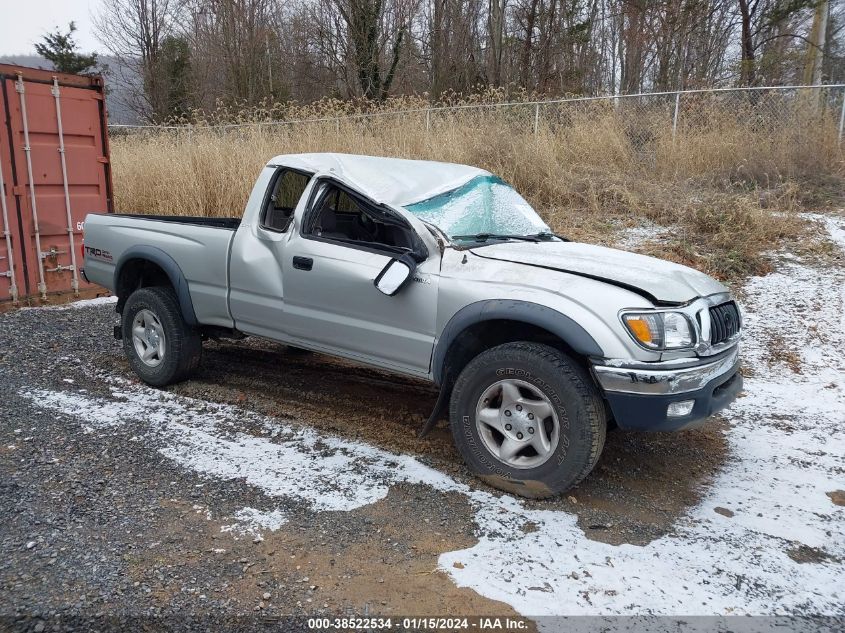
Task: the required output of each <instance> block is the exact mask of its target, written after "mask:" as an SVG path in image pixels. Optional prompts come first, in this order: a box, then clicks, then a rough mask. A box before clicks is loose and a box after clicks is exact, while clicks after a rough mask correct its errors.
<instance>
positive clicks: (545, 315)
mask: <svg viewBox="0 0 845 633" xmlns="http://www.w3.org/2000/svg"><path fill="white" fill-rule="evenodd" d="M494 320H507V321H521V322H523V323H528V324H530V325H536V326H537V327H541V328H543V329H544V330H547V331H549V332H551V333H552V334H554V335H555V336H557V337H559V338H560V339H561V340H562V341H564V342H565V343H566V344H567V345H569V347H571V348H572V349H573V350H575V351H576V352H577V353H579V354H581V355H583V356H595V357H603V356H604V353H603V352H602V349H601V346H600V345H599V344H598V343H596V340H595V339H594V338H593V337H592V336H590V334H589V333H588V332H587V330H585V329H584V328H583V327H581V326H580V325H579V324H578V323H576V322H575V321H574V320H573V319H571V318H570V317H568V316H566V315H565V314H563V313H561V312H558V311H557V310H553V309H552V308H549V307H547V306H544V305H541V304H539V303H532V302H530V301H520V300H516V299H488V300H485V301H477V302H475V303H471V304H469V305H467V306H464V307H463V308H461V309H460V310H458V311H457V312H456V313H455V314H454V315H453V316H452V318H451V319H449V322H448V323H447V324H446V327H444V328H443V332H442V334H441V335H440V338H439V339H438V340H437V344H436V345H435V347H434V352H433V354H432V357H431V364H432V377H433V378H434V382H435V384H437V385H438V386H439V385H441V384H442V381H443V370H444V366H445V362H446V355H447V354H448V352H449V348H450V347H451V345H452V343H453V342H454V340H455V339H456V338H457V337H458V335H459V334H460V333H461V332H463V331H464V330H465V329H466V328H468V327H469V326H471V325H475V324H476V323H481V322H483V321H494Z"/></svg>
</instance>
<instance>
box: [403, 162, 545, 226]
mask: <svg viewBox="0 0 845 633" xmlns="http://www.w3.org/2000/svg"><path fill="white" fill-rule="evenodd" d="M405 208H406V209H407V210H408V211H410V212H411V213H413V214H414V215H416V216H417V217H418V218H419V219H421V220H424V221H425V222H429V223H431V224H433V225H435V226H436V227H437V228H439V229H440V230H441V231H443V232H444V233H445V234H446V235H448V236H449V237H450V238H454V237H455V236H456V235H475V234H478V233H493V234H507V235H536V234H538V233H551V229H550V228H549V227H548V226H547V225H546V223H545V222H543V221H542V220H541V219H540V216H539V215H537V212H536V211H534V209H532V208H531V205H530V204H528V203H527V202H526V201H525V199H524V198H523V197H522V196H520V195H519V194H518V193H517V192H516V190H515V189H514V188H513V187H511V186H510V185H508V184H507V183H505V182H504V181H503V180H502V179H501V178H497V177H496V176H477V177H476V178H473V179H472V180H470V181H469V182H468V183H466V184H465V185H462V186H460V187H458V188H457V189H453V190H452V191H447V192H446V193H442V194H440V195H439V196H435V197H433V198H429V199H428V200H423V201H422V202H416V203H414V204H411V205H408V206H406V207H405Z"/></svg>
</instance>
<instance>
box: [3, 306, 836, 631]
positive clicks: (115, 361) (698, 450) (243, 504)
mask: <svg viewBox="0 0 845 633" xmlns="http://www.w3.org/2000/svg"><path fill="white" fill-rule="evenodd" d="M112 308H113V306H111V305H110V304H103V303H96V302H95V303H94V304H93V305H83V306H82V307H71V308H67V309H27V310H19V311H17V312H11V313H7V314H3V315H0V398H2V401H3V407H2V411H0V516H2V517H4V519H3V521H2V523H0V547H2V550H3V557H2V561H0V618H2V620H0V629H2V628H4V627H5V626H6V625H8V627H9V628H12V629H14V630H34V631H42V630H53V629H55V630H62V627H65V628H67V627H74V626H75V627H77V628H81V629H90V628H92V626H93V625H99V626H100V627H101V628H108V629H115V628H126V629H129V628H132V629H133V630H134V629H136V628H138V623H139V622H157V623H158V624H166V625H167V626H168V627H169V628H171V629H173V630H182V629H184V630H188V629H191V630H193V629H196V628H215V627H217V626H225V627H227V628H231V629H234V630H254V629H263V628H265V627H266V626H273V625H277V624H278V622H279V618H280V617H281V616H285V615H290V614H293V615H302V616H305V615H332V616H334V615H351V614H380V615H391V614H393V615H396V614H441V615H442V614H463V615H471V614H484V615H490V614H497V615H503V616H505V615H507V616H512V617H515V616H516V615H517V612H516V611H515V610H514V606H513V605H514V604H518V600H507V599H504V600H502V601H496V599H495V598H493V597H489V594H488V597H484V596H483V595H482V594H484V593H485V592H483V591H481V592H478V591H476V590H473V589H472V588H470V587H469V586H463V587H459V586H457V585H456V584H455V582H453V580H452V579H451V578H450V577H449V575H447V574H446V573H444V570H443V560H444V559H443V558H441V557H442V556H443V555H444V554H445V553H450V552H451V553H454V552H456V551H457V552H460V551H461V550H467V551H469V550H470V549H471V548H473V547H474V546H476V544H477V543H478V542H479V536H478V534H479V525H480V523H482V522H484V521H487V524H488V525H487V527H485V530H487V531H486V532H485V534H486V535H485V536H484V537H483V538H484V539H490V538H493V539H495V536H496V535H495V534H492V536H491V532H490V529H489V520H487V519H484V518H483V517H481V515H480V514H479V513H478V508H479V505H480V504H483V505H485V506H486V507H490V506H491V505H494V504H499V505H500V508H499V510H498V512H499V513H501V514H502V515H503V516H506V517H508V520H509V521H511V522H512V523H513V526H515V528H514V531H513V534H516V535H517V536H513V535H512V536H509V537H508V539H509V542H512V543H514V547H519V543H520V538H521V536H520V535H523V536H525V537H526V540H529V538H528V537H532V538H533V537H534V535H535V534H536V533H537V530H538V524H539V525H540V528H543V525H542V524H543V522H544V520H546V519H547V518H548V517H550V516H553V517H557V518H556V519H555V520H556V521H560V520H562V519H560V517H571V520H572V524H573V525H572V528H573V530H575V531H577V533H578V534H580V535H582V536H583V537H585V538H586V539H589V540H590V541H595V542H600V544H601V546H602V547H605V546H606V547H617V546H619V547H621V548H631V547H632V546H635V547H644V546H647V545H648V544H650V543H653V542H655V540H658V539H661V538H665V537H670V538H671V537H672V535H673V534H674V533H675V531H676V529H677V526H678V524H679V522H681V523H683V522H684V520H685V519H684V517H686V516H687V515H688V514H689V513H690V511H691V509H694V508H696V507H697V505H698V504H699V503H700V502H701V500H702V497H703V495H705V494H706V492H707V490H708V486H709V485H710V484H711V483H712V482H713V481H714V479H715V478H716V477H717V476H718V474H719V473H720V472H722V470H723V469H724V467H725V464H726V462H727V461H728V460H729V448H728V446H727V441H726V432H727V431H726V429H727V427H728V426H729V425H728V423H726V422H725V421H722V420H719V419H716V420H714V421H713V422H712V423H711V424H709V425H708V426H706V427H705V428H704V429H702V430H696V431H689V432H685V433H679V434H666V435H662V434H656V435H650V434H629V433H611V434H610V435H609V437H608V442H607V446H606V448H605V452H604V454H603V456H602V459H601V461H600V463H599V466H598V467H597V469H596V471H595V472H594V473H593V474H592V475H591V476H590V477H589V478H588V479H587V481H585V482H584V483H583V484H581V485H580V486H579V487H578V488H576V489H574V490H573V491H571V493H570V494H568V495H566V496H564V497H562V498H560V499H556V500H551V501H533V502H519V503H518V504H517V502H516V501H514V500H513V499H511V498H510V497H506V496H500V495H499V494H498V493H496V492H495V491H492V490H491V489H489V488H486V487H485V486H484V485H483V484H481V483H479V482H478V481H477V480H475V479H474V478H473V477H472V476H470V475H469V473H467V472H466V470H465V468H464V466H463V465H462V463H461V461H460V459H459V457H458V455H457V453H456V452H455V450H454V448H453V447H452V444H451V440H450V438H449V435H448V431H447V430H446V429H445V428H444V427H442V426H441V427H440V428H438V429H437V430H436V431H435V433H433V434H432V436H431V437H429V438H428V439H426V440H418V439H416V437H415V430H416V428H417V427H418V426H419V425H420V424H421V423H422V422H423V420H424V419H425V417H426V416H427V414H428V412H429V411H430V410H431V407H432V405H433V403H434V399H435V397H436V394H435V393H434V392H433V390H432V389H431V388H430V387H429V386H427V385H426V384H424V383H420V382H416V381H413V380H408V379H404V378H397V377H394V376H390V375H387V374H384V373H381V372H378V371H375V370H371V369H363V368H360V367H355V366H353V365H350V364H348V363H345V362H342V361H337V360H333V359H330V358H327V357H325V356H321V355H317V354H303V353H298V352H296V351H295V350H290V349H287V348H285V347H283V346H279V345H274V344H272V343H268V342H264V341H258V340H252V339H248V340H246V341H243V342H241V343H238V344H234V343H225V342H223V343H207V344H206V346H205V350H204V359H203V363H202V366H201V369H200V371H199V372H198V374H197V375H196V376H195V378H194V379H192V380H191V381H189V382H186V383H183V384H181V385H178V386H175V387H173V388H171V389H169V390H167V391H165V392H159V391H155V390H151V389H148V388H146V387H144V386H143V385H140V384H139V383H138V382H137V380H136V379H135V378H134V376H133V375H132V374H131V372H130V371H129V369H128V365H127V364H126V362H125V361H124V359H123V356H122V350H121V348H120V345H119V343H117V342H116V341H114V340H113V339H112V338H111V336H110V332H111V329H112V326H113V324H114V323H115V322H116V317H115V315H114V313H113V309H112ZM244 456H245V457H244ZM843 487H845V486H843ZM829 496H830V502H831V506H832V507H841V506H842V505H843V503H845V492H843V491H842V490H831V491H830V492H829ZM517 505H518V512H516V511H514V508H517ZM723 512H724V516H726V517H727V516H728V515H729V514H730V516H733V511H732V510H728V509H726V508H717V509H716V513H717V514H719V515H722V514H723ZM529 516H530V517H538V519H537V521H536V523H535V522H534V521H533V520H526V519H525V517H529ZM837 516H840V517H841V511H839V515H837ZM567 520H568V519H567ZM505 523H506V522H504V523H503V524H502V525H503V527H502V528H501V531H503V532H505V531H507V530H508V529H510V527H513V526H510V527H509V526H508V525H505ZM828 533H829V534H832V533H831V532H828ZM837 533H838V532H837ZM585 542H586V541H585ZM558 546H559V547H560V544H558ZM796 547H797V549H795V550H794V552H793V554H790V557H791V558H793V559H794V560H797V561H798V562H800V563H802V564H808V565H821V566H827V567H825V569H828V570H829V569H830V565H834V566H835V568H834V571H833V573H834V575H835V574H839V573H840V571H839V570H841V569H842V566H841V563H842V561H841V560H840V559H839V558H837V555H836V554H831V553H830V552H829V551H827V550H825V549H824V548H820V547H814V546H806V547H805V548H804V549H802V548H801V547H800V546H796ZM620 551H630V550H629V549H627V550H625V549H620ZM837 551H838V550H837ZM453 558H455V562H454V563H449V567H450V568H451V567H452V565H454V568H455V571H456V572H460V571H461V570H462V569H463V567H464V564H463V563H462V562H459V560H458V559H459V558H460V557H457V558H456V557H455V556H451V555H450V556H447V560H450V561H451V560H452V559H453ZM576 558H577V556H576ZM798 559H800V560H798ZM507 571H508V569H507V564H506V563H503V564H502V567H501V576H502V577H505V578H506V577H507ZM573 574H574V572H573ZM458 575H460V573H458ZM574 578H575V579H577V578H578V575H577V574H575V575H574ZM840 578H841V575H840ZM505 582H508V581H507V580H506V581H505ZM459 584H460V583H459ZM528 589H529V590H530V591H535V590H536V591H538V592H543V591H547V589H544V588H543V587H542V586H541V587H529V588H528ZM738 589H739V585H737V590H738ZM548 590H551V587H549V589H548ZM519 591H524V590H522V589H519V590H518V591H517V593H518V592H519ZM494 593H495V595H500V594H501V592H494ZM587 599H588V601H589V597H588V598H587ZM772 600H773V601H774V604H776V601H777V598H776V597H773V598H772ZM691 604H692V603H691ZM840 604H841V601H840ZM690 609H691V610H692V612H695V608H694V607H692V606H690ZM561 610H565V609H564V608H563V606H562V607H561ZM704 612H705V613H706V612H708V611H707V610H706V609H705V610H704ZM838 614H841V612H840V613H838ZM83 623H84V624H83ZM92 623H93V624H92ZM298 625H299V626H300V628H304V624H303V622H302V621H300V622H298ZM296 627H297V624H296V623H292V622H289V621H286V625H285V630H294V629H296ZM93 628H97V627H96V626H93Z"/></svg>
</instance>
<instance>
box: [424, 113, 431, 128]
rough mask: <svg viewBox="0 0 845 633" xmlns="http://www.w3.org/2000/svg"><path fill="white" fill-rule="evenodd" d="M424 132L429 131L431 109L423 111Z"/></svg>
mask: <svg viewBox="0 0 845 633" xmlns="http://www.w3.org/2000/svg"><path fill="white" fill-rule="evenodd" d="M425 131H426V132H430V131H431V108H426V110H425Z"/></svg>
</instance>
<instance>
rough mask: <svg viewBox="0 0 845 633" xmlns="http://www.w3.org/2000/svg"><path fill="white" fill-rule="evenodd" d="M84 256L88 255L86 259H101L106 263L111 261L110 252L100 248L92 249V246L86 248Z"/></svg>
mask: <svg viewBox="0 0 845 633" xmlns="http://www.w3.org/2000/svg"><path fill="white" fill-rule="evenodd" d="M85 254H86V255H88V257H93V258H94V259H102V260H104V261H107V262H110V261H112V256H111V253H110V252H108V251H104V250H102V249H100V248H94V247H93V246H86V247H85Z"/></svg>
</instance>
